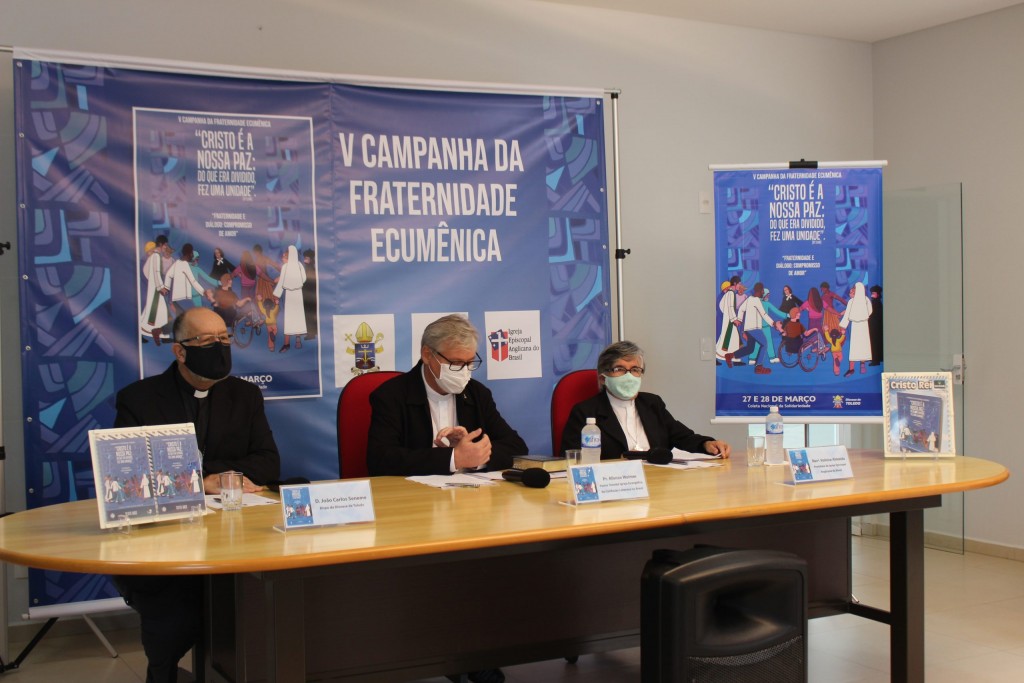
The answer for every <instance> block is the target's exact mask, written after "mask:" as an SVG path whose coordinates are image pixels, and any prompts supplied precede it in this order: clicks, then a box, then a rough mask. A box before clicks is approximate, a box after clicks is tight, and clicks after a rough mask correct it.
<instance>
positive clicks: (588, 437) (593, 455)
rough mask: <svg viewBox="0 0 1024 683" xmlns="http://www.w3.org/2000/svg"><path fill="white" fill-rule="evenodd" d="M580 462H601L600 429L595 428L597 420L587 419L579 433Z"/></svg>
mask: <svg viewBox="0 0 1024 683" xmlns="http://www.w3.org/2000/svg"><path fill="white" fill-rule="evenodd" d="M580 450H581V451H582V453H581V454H580V455H581V460H582V461H583V462H584V463H585V464H591V463H597V462H601V428H600V427H598V426H597V418H594V417H588V418H587V424H585V425H583V431H581V432H580Z"/></svg>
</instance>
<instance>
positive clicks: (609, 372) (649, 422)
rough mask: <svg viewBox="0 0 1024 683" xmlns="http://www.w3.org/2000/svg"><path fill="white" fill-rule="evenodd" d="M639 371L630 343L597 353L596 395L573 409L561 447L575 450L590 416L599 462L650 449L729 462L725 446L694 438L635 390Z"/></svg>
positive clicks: (656, 400)
mask: <svg viewBox="0 0 1024 683" xmlns="http://www.w3.org/2000/svg"><path fill="white" fill-rule="evenodd" d="M644 370H645V365H644V352H643V349H641V348H640V347H639V346H637V345H636V344H634V343H633V342H630V341H621V342H616V343H614V344H612V345H611V346H609V347H608V348H606V349H605V350H604V351H602V352H601V355H600V356H599V357H598V359H597V384H598V389H599V392H598V394H597V395H596V396H594V397H593V398H589V399H587V400H586V401H581V402H580V403H577V404H576V405H575V406H574V407H573V409H572V412H571V413H570V415H569V420H568V421H567V422H566V424H565V429H564V430H563V432H562V448H564V449H570V448H579V447H580V431H581V430H582V429H583V425H584V424H586V421H587V418H588V417H593V418H597V426H598V427H599V428H600V429H601V458H602V459H612V458H618V457H620V456H621V455H622V454H623V453H625V452H626V451H649V450H650V449H652V448H680V449H682V450H684V451H689V452H691V453H710V454H713V455H716V454H721V455H722V457H725V458H728V457H729V454H730V452H731V449H730V447H729V444H728V443H726V442H725V441H719V440H717V439H715V438H714V437H712V436H703V435H701V434H697V433H696V432H694V431H693V430H692V429H690V428H689V427H687V426H686V425H684V424H683V423H682V422H680V421H679V420H677V419H675V418H674V417H672V415H671V413H669V412H668V408H666V407H665V402H664V401H662V400H661V397H659V396H657V395H656V394H649V393H646V392H642V391H640V385H641V384H642V382H643V376H644Z"/></svg>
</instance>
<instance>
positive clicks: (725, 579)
mask: <svg viewBox="0 0 1024 683" xmlns="http://www.w3.org/2000/svg"><path fill="white" fill-rule="evenodd" d="M640 628H641V635H640V643H641V654H640V663H641V672H642V681H643V683H712V682H714V683H748V682H749V683H774V682H776V681H778V682H784V683H790V682H792V681H806V680H807V563H806V562H804V560H802V559H800V558H799V557H797V556H796V555H791V554H789V553H783V552H779V551H773V550H728V549H723V548H711V547H698V548H694V549H692V550H686V551H677V550H657V551H655V552H654V556H653V557H652V558H651V560H650V561H648V562H647V565H646V566H645V567H644V573H643V578H642V586H641V627H640Z"/></svg>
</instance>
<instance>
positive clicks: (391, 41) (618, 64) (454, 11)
mask: <svg viewBox="0 0 1024 683" xmlns="http://www.w3.org/2000/svg"><path fill="white" fill-rule="evenodd" d="M0 44H2V45H16V46H23V47H41V48H54V49H63V50H77V51H91V52H105V53H116V54H124V55H136V56H145V57H156V58H167V59H181V60H191V61H203V62H218V63H226V64H242V65H249V66H260V67H272V68H283V69H300V70H315V71H325V72H335V73H353V74H369V75H375V76H394V77H407V78H433V79H446V80H447V79H456V80H471V81H489V82H503V83H508V82H516V83H529V84H550V85H580V86H596V87H605V86H607V87H617V88H621V89H622V96H621V99H620V112H621V131H620V142H621V148H622V167H621V181H622V211H623V231H624V234H625V239H624V245H623V246H626V247H629V248H631V249H632V252H633V253H632V255H631V256H630V257H629V258H628V260H627V261H626V270H625V280H624V282H625V288H626V294H625V306H626V315H625V323H626V334H627V336H628V337H630V338H632V339H634V340H635V341H637V342H638V343H640V344H641V345H642V346H644V347H646V349H647V350H648V359H647V360H648V365H649V367H650V370H651V373H650V374H649V375H648V377H647V378H645V388H649V389H651V390H653V391H656V392H658V393H660V394H662V395H663V396H664V398H665V399H666V401H667V402H668V404H669V406H670V407H671V409H672V411H673V412H674V413H675V414H676V416H677V417H679V418H680V419H681V420H682V421H684V422H686V423H688V424H689V425H690V426H691V427H693V428H695V429H697V430H698V431H702V432H704V433H713V434H716V435H719V436H722V437H724V438H727V439H730V440H731V441H733V443H736V444H738V443H740V441H741V437H742V435H743V434H744V430H743V428H742V427H738V426H731V427H719V426H716V427H711V426H710V425H708V423H707V420H708V418H709V417H710V415H711V414H712V412H713V409H714V364H713V362H712V361H706V362H702V361H700V359H699V358H700V357H699V344H698V341H699V338H700V337H701V336H702V335H703V336H712V337H713V336H715V317H714V316H715V300H714V297H713V296H711V295H710V293H709V289H708V287H709V283H712V282H714V279H715V273H714V258H713V256H714V241H713V230H714V223H713V216H712V215H710V214H707V215H701V214H698V211H697V196H698V192H699V191H701V190H704V191H708V192H710V191H711V189H712V179H711V174H710V173H709V172H708V170H707V166H708V164H710V163H742V162H756V161H787V160H790V159H799V158H801V157H805V158H807V159H826V160H837V159H867V158H872V157H873V149H872V141H873V131H872V112H873V108H872V84H871V48H870V47H869V46H868V45H866V44H862V43H854V42H848V41H838V40H831V39H818V38H810V37H806V36H797V35H793V34H784V33H773V32H766V31H756V30H749V29H741V28H732V27H724V26H717V25H712V24H703V23H697V22H687V21H680V20H672V19H665V18H659V17H653V16H647V15H640V14H630V13H628V12H617V11H606V10H591V9H585V8H577V7H568V6H562V5H555V4H551V3H547V2H534V1H532V0H515V1H514V2H512V1H509V0H416V1H413V0H404V1H403V0H375V1H374V2H365V1H362V2H360V1H356V0H292V1H291V2H280V1H279V2H269V1H253V0H216V1H214V2H210V1H209V0H180V1H179V2H174V3H156V2H139V1H138V0H130V1H125V0H3V2H2V5H0ZM0 95H2V93H0ZM2 163H3V164H4V165H5V166H6V167H7V168H8V169H9V168H10V167H11V163H12V161H11V160H10V159H4V160H3V162H2ZM5 295H6V294H5ZM8 424H10V422H9V421H8ZM535 428H536V429H547V428H548V426H547V425H536V426H535ZM12 455H13V454H12ZM13 485H14V486H16V485H17V483H15V484H13ZM13 602H16V601H13Z"/></svg>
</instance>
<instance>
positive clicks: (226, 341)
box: [177, 332, 235, 349]
mask: <svg viewBox="0 0 1024 683" xmlns="http://www.w3.org/2000/svg"><path fill="white" fill-rule="evenodd" d="M234 338H235V335H233V334H231V333H230V332H225V333H224V334H201V335H199V336H198V337H189V338H188V339H179V340H178V341H177V343H178V344H181V345H182V346H184V345H185V344H187V343H189V342H199V343H198V344H196V345H195V346H198V347H199V348H201V349H208V348H210V347H212V346H213V345H214V344H216V343H217V342H220V343H221V344H223V345H224V346H228V345H230V344H231V340H232V339H234Z"/></svg>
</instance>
